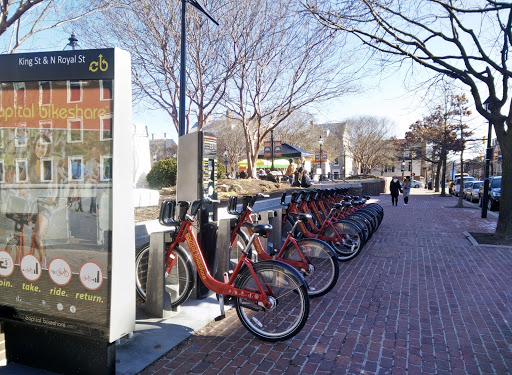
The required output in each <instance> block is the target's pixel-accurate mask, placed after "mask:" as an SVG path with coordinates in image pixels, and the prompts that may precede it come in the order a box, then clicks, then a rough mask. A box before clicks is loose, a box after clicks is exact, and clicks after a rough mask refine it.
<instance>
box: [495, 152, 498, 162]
mask: <svg viewBox="0 0 512 375" xmlns="http://www.w3.org/2000/svg"><path fill="white" fill-rule="evenodd" d="M494 160H498V153H497V152H495V153H494Z"/></svg>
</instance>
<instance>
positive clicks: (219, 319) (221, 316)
mask: <svg viewBox="0 0 512 375" xmlns="http://www.w3.org/2000/svg"><path fill="white" fill-rule="evenodd" d="M225 318H226V315H219V316H217V317H216V318H215V319H214V320H215V321H216V322H218V321H221V320H222V319H225Z"/></svg>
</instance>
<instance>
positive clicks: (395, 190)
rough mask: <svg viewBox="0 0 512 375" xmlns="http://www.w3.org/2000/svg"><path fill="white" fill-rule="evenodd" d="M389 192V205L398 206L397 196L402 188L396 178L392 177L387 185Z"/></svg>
mask: <svg viewBox="0 0 512 375" xmlns="http://www.w3.org/2000/svg"><path fill="white" fill-rule="evenodd" d="M389 190H390V191H391V205H392V206H398V195H399V194H400V193H401V192H402V187H401V186H400V181H398V178H397V177H396V176H393V179H392V180H391V183H390V184H389Z"/></svg>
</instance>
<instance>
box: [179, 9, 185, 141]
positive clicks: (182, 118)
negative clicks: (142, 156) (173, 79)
mask: <svg viewBox="0 0 512 375" xmlns="http://www.w3.org/2000/svg"><path fill="white" fill-rule="evenodd" d="M186 9H187V1H186V0H181V51H180V53H181V56H180V110H179V119H178V121H179V124H178V137H181V136H182V135H185V95H186V88H185V85H186V66H187V65H186V62H187V60H186V54H187V34H186V22H185V15H186Z"/></svg>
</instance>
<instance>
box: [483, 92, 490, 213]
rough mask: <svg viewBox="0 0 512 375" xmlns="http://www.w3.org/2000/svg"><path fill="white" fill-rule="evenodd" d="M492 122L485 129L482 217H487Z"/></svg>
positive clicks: (487, 100)
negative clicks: (486, 129)
mask: <svg viewBox="0 0 512 375" xmlns="http://www.w3.org/2000/svg"><path fill="white" fill-rule="evenodd" d="M489 99H490V98H487V99H486V100H485V102H484V103H483V105H484V109H485V110H486V112H488V111H489ZM491 135H492V123H491V122H490V121H489V128H488V131H487V152H486V154H485V169H484V173H485V179H484V196H483V197H482V219H485V218H486V217H487V204H488V202H489V164H490V162H491V157H492V147H491Z"/></svg>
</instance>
